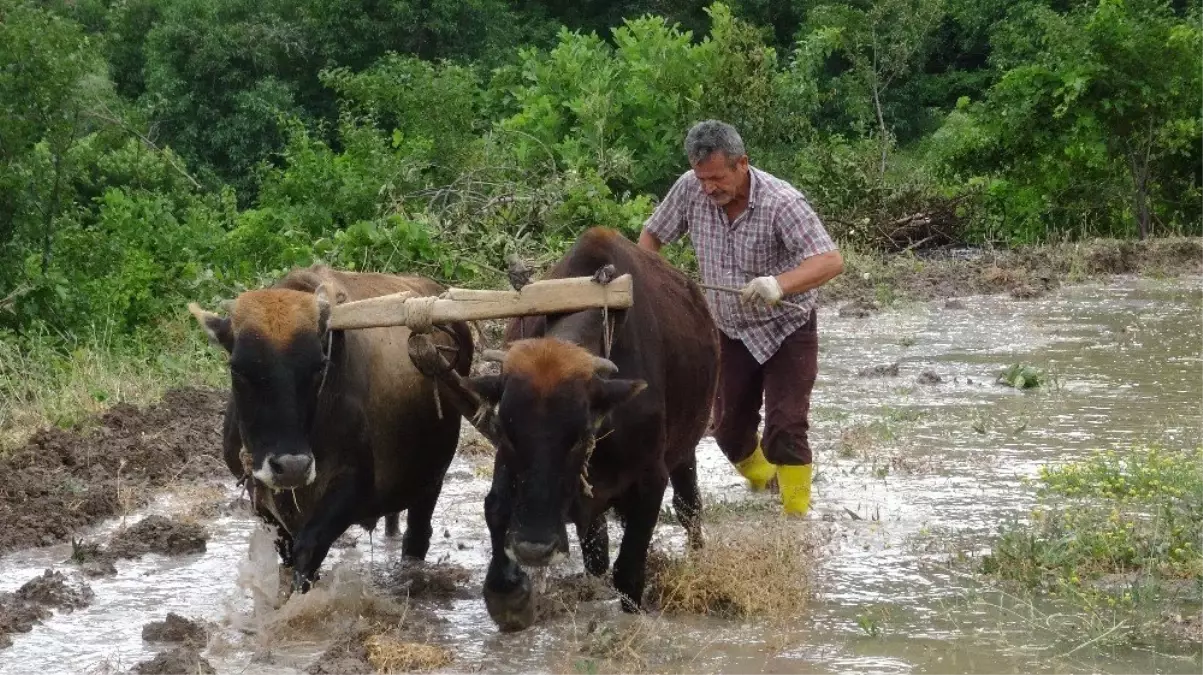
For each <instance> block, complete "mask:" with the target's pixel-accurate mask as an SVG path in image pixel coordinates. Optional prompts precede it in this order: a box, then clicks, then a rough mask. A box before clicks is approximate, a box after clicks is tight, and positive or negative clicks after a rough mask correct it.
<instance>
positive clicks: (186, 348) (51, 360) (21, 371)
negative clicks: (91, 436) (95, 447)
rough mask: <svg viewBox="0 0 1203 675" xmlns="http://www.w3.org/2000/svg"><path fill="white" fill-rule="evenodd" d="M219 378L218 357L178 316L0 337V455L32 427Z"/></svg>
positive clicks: (82, 419)
mask: <svg viewBox="0 0 1203 675" xmlns="http://www.w3.org/2000/svg"><path fill="white" fill-rule="evenodd" d="M226 383H227V379H226V375H225V372H224V360H223V358H222V357H221V355H220V354H219V353H218V351H217V350H216V348H213V347H211V346H209V343H208V340H207V338H206V337H205V336H204V335H203V334H202V333H201V331H200V330H199V329H197V328H196V326H195V323H187V322H185V321H184V320H183V319H180V320H179V321H177V322H173V323H170V324H165V325H164V326H163V327H161V328H159V329H158V330H156V331H153V332H151V331H147V332H146V333H144V334H143V335H140V336H138V337H120V338H117V337H112V336H109V335H107V334H103V333H102V334H100V335H99V336H97V337H94V338H92V339H88V340H84V339H79V338H74V337H71V336H51V335H48V334H31V335H25V336H22V337H21V338H20V339H19V340H18V339H14V338H12V337H3V336H0V453H3V452H5V451H6V450H8V449H11V448H13V447H15V446H18V445H20V444H21V443H24V442H25V440H26V439H27V438H28V437H29V436H30V435H31V434H32V433H33V432H34V431H36V430H37V429H39V428H42V427H45V426H59V427H72V426H76V425H80V424H86V423H87V422H88V421H89V420H92V419H94V418H95V416H96V415H97V414H99V413H101V412H103V411H104V410H105V409H107V408H109V407H111V406H113V405H115V404H117V403H130V404H134V405H146V404H150V403H154V402H155V401H158V400H159V399H160V398H162V396H163V392H165V391H166V390H168V389H170V388H172V387H177V386H184V385H194V386H213V387H221V386H225V385H226Z"/></svg>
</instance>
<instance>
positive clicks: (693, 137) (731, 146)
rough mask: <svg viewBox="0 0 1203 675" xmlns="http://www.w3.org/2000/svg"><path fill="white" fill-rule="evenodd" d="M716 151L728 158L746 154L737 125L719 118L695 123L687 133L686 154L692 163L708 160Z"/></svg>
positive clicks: (737, 157)
mask: <svg viewBox="0 0 1203 675" xmlns="http://www.w3.org/2000/svg"><path fill="white" fill-rule="evenodd" d="M716 152H721V153H723V155H724V156H726V158H727V159H728V160H731V161H733V160H736V159H739V158H740V157H742V156H743V155H745V154H746V151H745V150H744V139H742V138H740V137H739V132H738V131H736V130H735V127H733V126H731V125H730V124H727V123H726V122H720V121H719V120H705V121H703V122H698V123H697V124H695V125H693V127H692V128H691V129H690V130H689V133H688V134H686V135H685V155H686V156H688V157H689V163H690V164H697V163H698V162H704V161H706V160H707V159H708V158H709V157H710V155H713V154H714V153H716Z"/></svg>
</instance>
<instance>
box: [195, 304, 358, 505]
mask: <svg viewBox="0 0 1203 675" xmlns="http://www.w3.org/2000/svg"><path fill="white" fill-rule="evenodd" d="M345 297H346V296H345V294H343V293H340V292H338V291H336V290H331V289H329V288H328V287H327V286H325V285H319V286H318V287H317V290H316V292H304V291H296V290H289V289H280V288H269V289H262V290H254V291H248V292H246V293H243V294H241V295H239V296H238V298H237V299H236V300H234V301H233V302H231V303H228V304H227V306H228V308H229V315H228V316H219V315H217V314H214V313H212V312H208V311H205V310H203V309H201V308H200V307H199V306H198V305H197V304H196V303H191V304H189V305H188V310H189V311H190V312H191V313H192V315H193V316H194V317H196V320H197V322H199V323H200V325H201V327H202V328H203V329H204V330H205V332H206V333H207V334H208V335H209V339H210V340H211V341H212V342H213V343H214V344H217V345H220V346H221V347H222V348H223V349H225V351H226V352H227V354H228V355H229V367H230V383H231V388H232V392H233V397H234V408H235V410H236V411H237V416H238V431H239V433H240V434H241V437H242V443H243V447H244V449H245V451H246V452H248V453H249V454H250V456H251V459H252V463H251V466H250V471H251V474H252V475H253V476H254V477H255V478H256V479H258V480H259V481H260V482H262V483H263V484H264V485H266V486H267V487H269V488H271V489H274V490H285V489H292V488H298V487H301V486H304V485H308V484H309V483H312V482H313V480H314V478H315V477H316V475H317V466H316V462H315V460H314V456H313V451H312V449H311V448H310V444H309V431H310V428H311V427H312V424H313V420H314V416H315V414H316V412H317V399H318V394H319V389H320V388H321V387H322V384H323V380H324V378H325V377H326V374H327V373H326V365H327V362H328V360H329V357H330V353H329V351H330V345H331V344H332V342H331V340H330V333H329V329H328V327H327V324H328V322H329V318H330V305H331V302H332V301H333V302H341V301H342V300H344V299H345Z"/></svg>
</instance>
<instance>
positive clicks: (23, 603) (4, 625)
mask: <svg viewBox="0 0 1203 675" xmlns="http://www.w3.org/2000/svg"><path fill="white" fill-rule="evenodd" d="M94 597H95V595H94V594H93V592H92V589H91V588H90V587H89V586H88V585H87V584H78V585H74V586H73V585H70V584H68V583H67V577H66V576H65V575H64V574H63V573H62V572H55V571H52V570H46V571H45V572H43V573H42V575H41V576H38V577H34V578H33V579H31V580H29V581H28V582H26V583H25V585H24V586H21V588H19V589H17V591H16V592H15V593H0V649H3V648H5V647H9V646H11V645H12V641H11V639H10V638H8V634H10V633H28V632H29V631H31V630H33V627H34V625H35V624H38V623H41V622H42V621H44V620H46V619H48V618H50V615H51V612H50V610H51V609H57V610H59V611H62V612H73V611H75V610H77V609H80V608H83V607H87V606H88V605H89V604H91V603H92V600H93V598H94Z"/></svg>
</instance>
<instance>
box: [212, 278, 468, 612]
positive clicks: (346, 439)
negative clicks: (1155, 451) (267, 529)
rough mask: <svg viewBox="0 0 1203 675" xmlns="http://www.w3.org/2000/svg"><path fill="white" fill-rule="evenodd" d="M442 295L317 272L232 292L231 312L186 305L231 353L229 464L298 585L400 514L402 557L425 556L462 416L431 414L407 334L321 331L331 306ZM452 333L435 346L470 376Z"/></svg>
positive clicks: (427, 287)
mask: <svg viewBox="0 0 1203 675" xmlns="http://www.w3.org/2000/svg"><path fill="white" fill-rule="evenodd" d="M442 290H443V289H442V288H441V287H440V286H439V285H438V284H436V283H435V282H433V281H430V280H428V279H424V278H420V277H401V276H393V275H385V274H356V273H348V272H340V271H336V270H332V269H329V268H327V267H323V266H316V267H312V268H308V269H301V270H294V271H293V272H291V273H290V274H288V275H287V276H286V277H284V278H283V279H282V280H281V281H279V282H278V283H277V284H275V285H274V286H272V287H270V288H266V289H260V290H253V291H247V292H245V293H242V294H241V295H239V296H238V297H237V299H235V300H234V301H233V302H232V303H231V305H230V313H229V316H228V317H220V316H218V315H216V314H213V313H211V312H206V311H204V310H202V309H201V308H200V307H198V306H197V305H195V304H192V305H189V310H190V311H191V312H192V314H193V315H194V316H195V317H196V319H197V320H198V321H199V322H200V324H201V325H202V326H203V327H204V329H205V331H206V332H207V333H208V334H209V337H210V339H211V340H212V341H213V342H215V343H217V344H219V345H221V346H222V347H223V348H224V349H225V350H226V351H227V352H228V353H229V367H230V379H231V385H232V389H231V396H230V399H229V403H228V405H227V409H226V420H225V432H224V435H225V441H224V453H225V460H226V463H227V465H229V467H230V470H231V471H232V472H233V473H234V475H236V476H238V477H246V478H248V480H249V481H250V482H251V495H252V499H253V501H254V502H255V510H256V512H257V513H258V514H259V516H260V517H262V518H263V519H264V520H265V521H267V522H268V523H269V524H271V525H274V526H275V527H276V528H277V533H278V536H277V541H276V545H277V549H278V550H279V552H280V556H281V559H282V562H283V563H284V565H285V566H287V567H292V568H293V570H294V578H293V585H294V589H299V590H301V591H305V590H307V589H308V587H309V584H310V583H311V582H312V581H313V580H314V579H316V578H317V576H316V575H317V570H318V568H319V567H320V566H321V564H322V561H323V560H324V559H325V557H326V554H327V552H328V551H329V550H330V545H331V544H332V543H333V542H334V540H335V539H337V538H338V537H339V535H341V534H342V533H343V532H345V531H346V530H347V528H348V527H350V526H351V525H352V524H356V523H358V524H360V525H361V526H363V527H365V528H367V529H372V528H374V526H375V524H376V522H377V519H379V518H380V517H381V516H384V517H385V518H386V522H387V525H388V529H389V530H393V529H394V528H395V525H394V523H395V522H396V521H395V515H393V514H396V513H398V512H400V511H406V512H407V513H406V531H405V536H404V538H403V539H402V554H403V555H405V556H407V557H410V558H417V559H422V558H424V557H425V556H426V552H427V550H428V549H429V546H430V537H431V533H432V528H431V522H430V521H431V514H432V512H433V511H434V507H435V503H436V501H437V500H438V497H439V493H440V492H441V490H442V485H443V478H444V475H445V474H446V471H447V467H448V466H449V465H450V463H451V459H452V457H453V456H454V454H455V447H456V444H457V442H458V439H459V430H460V419H461V417H460V415H459V413H458V411H457V410H456V409H455V408H454V407H452V405H451V404H450V402H449V401H444V402H443V403H442V404H441V406H439V407H436V402H435V383H434V382H433V381H432V380H430V379H428V378H426V377H424V376H423V375H421V374H420V373H418V371H417V370H416V369H415V368H414V366H413V363H412V361H411V360H410V357H409V354H408V349H407V345H408V343H407V341H408V338H409V335H410V331H409V329H407V328H404V327H395V328H371V329H362V330H352V331H332V330H329V329H328V327H327V324H328V320H329V317H330V307H331V305H334V304H337V303H341V302H345V301H352V300H361V299H364V298H370V297H375V296H380V295H387V294H390V293H397V292H401V291H413V292H414V293H416V294H418V295H434V294H438V293H440V292H442ZM450 329H451V333H452V334H453V335H452V334H447V333H445V332H441V331H437V330H436V331H435V332H434V333H433V334H432V336H431V337H432V338H433V339H434V340H435V342H436V344H442V345H446V346H447V347H453V348H457V349H458V354H457V356H456V358H455V359H454V361H455V363H454V366H455V368H456V370H457V371H458V372H460V373H461V374H464V375H466V374H467V372H468V368H469V366H470V363H471V354H472V338H471V335H470V333H469V332H468V327H467V325H465V324H463V323H459V324H453V325H452V326H451V327H450ZM440 391H441V388H440ZM441 395H442V394H441ZM439 408H441V417H440V414H439V413H440V410H439Z"/></svg>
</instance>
